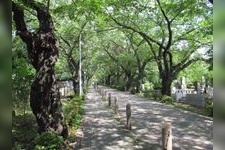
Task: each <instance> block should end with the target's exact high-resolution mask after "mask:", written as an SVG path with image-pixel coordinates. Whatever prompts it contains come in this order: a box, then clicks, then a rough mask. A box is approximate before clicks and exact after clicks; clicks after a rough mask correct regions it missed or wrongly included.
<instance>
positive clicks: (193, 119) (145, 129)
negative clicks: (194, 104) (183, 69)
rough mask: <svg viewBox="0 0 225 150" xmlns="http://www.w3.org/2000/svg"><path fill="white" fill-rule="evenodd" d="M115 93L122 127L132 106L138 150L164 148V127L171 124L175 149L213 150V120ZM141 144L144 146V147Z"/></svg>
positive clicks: (127, 94) (121, 93)
mask: <svg viewBox="0 0 225 150" xmlns="http://www.w3.org/2000/svg"><path fill="white" fill-rule="evenodd" d="M99 88H100V89H106V91H107V93H109V92H111V91H113V93H112V99H114V97H115V96H116V97H117V98H118V106H119V109H118V111H119V112H118V114H119V119H120V122H121V123H122V124H125V122H126V114H125V111H126V109H125V108H126V104H127V103H128V102H129V103H130V104H131V110H132V111H131V114H132V115H131V124H132V131H131V132H132V133H133V134H134V135H135V136H136V137H137V138H138V140H140V142H139V147H142V146H144V147H151V145H152V146H153V147H154V148H156V149H157V148H159V147H160V145H161V125H162V123H163V122H171V124H172V134H173V149H175V150H180V149H187V150H190V149H197V150H198V149H199V150H201V149H207V150H208V149H213V119H212V118H209V117H205V116H201V115H198V114H195V113H192V112H188V111H183V110H180V109H177V108H174V107H172V106H167V105H165V104H161V103H158V102H155V101H151V100H147V99H146V98H142V97H138V96H136V95H131V94H129V93H124V92H121V91H116V90H114V89H113V90H111V89H110V88H108V87H101V86H99ZM140 143H142V146H141V144H140Z"/></svg>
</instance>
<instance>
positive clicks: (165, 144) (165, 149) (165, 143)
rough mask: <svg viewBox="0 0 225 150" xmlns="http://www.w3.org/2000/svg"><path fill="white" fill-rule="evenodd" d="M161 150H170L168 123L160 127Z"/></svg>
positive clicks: (170, 137)
mask: <svg viewBox="0 0 225 150" xmlns="http://www.w3.org/2000/svg"><path fill="white" fill-rule="evenodd" d="M162 150H172V128H171V124H170V123H164V124H163V126H162Z"/></svg>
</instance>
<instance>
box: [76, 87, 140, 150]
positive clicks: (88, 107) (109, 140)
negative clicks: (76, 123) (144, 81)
mask: <svg viewBox="0 0 225 150" xmlns="http://www.w3.org/2000/svg"><path fill="white" fill-rule="evenodd" d="M84 109H85V114H84V118H83V125H82V126H81V127H80V129H79V130H78V138H77V144H76V145H75V149H80V150H128V149H129V150H132V149H138V147H137V146H135V142H134V141H133V138H132V135H131V134H130V132H129V131H126V130H125V129H124V128H123V127H121V125H120V124H119V122H118V121H116V119H114V117H113V115H112V114H111V113H110V111H109V109H108V108H107V106H106V105H105V103H104V102H103V101H102V96H100V94H98V93H97V92H96V91H95V90H94V89H92V88H90V89H89V91H88V93H87V95H86V98H85V105H84Z"/></svg>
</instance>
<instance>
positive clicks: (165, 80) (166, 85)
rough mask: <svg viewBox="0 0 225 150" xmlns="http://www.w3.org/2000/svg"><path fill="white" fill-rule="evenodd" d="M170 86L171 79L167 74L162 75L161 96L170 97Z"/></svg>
mask: <svg viewBox="0 0 225 150" xmlns="http://www.w3.org/2000/svg"><path fill="white" fill-rule="evenodd" d="M171 84H172V79H171V76H170V75H169V74H164V75H162V76H161V85H162V87H161V92H162V95H168V96H171Z"/></svg>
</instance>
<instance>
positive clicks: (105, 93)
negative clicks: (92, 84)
mask: <svg viewBox="0 0 225 150" xmlns="http://www.w3.org/2000/svg"><path fill="white" fill-rule="evenodd" d="M106 99H107V91H105V92H104V100H106Z"/></svg>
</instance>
